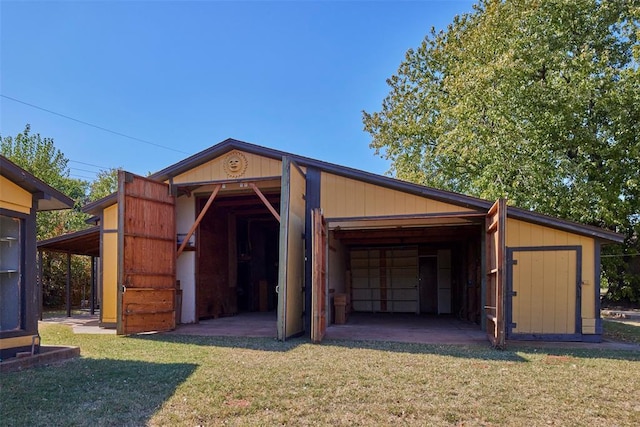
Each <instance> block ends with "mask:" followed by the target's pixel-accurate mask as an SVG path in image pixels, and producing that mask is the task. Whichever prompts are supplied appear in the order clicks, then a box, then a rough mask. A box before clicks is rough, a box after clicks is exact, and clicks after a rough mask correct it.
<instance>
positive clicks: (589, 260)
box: [507, 218, 597, 334]
mask: <svg viewBox="0 0 640 427" xmlns="http://www.w3.org/2000/svg"><path fill="white" fill-rule="evenodd" d="M507 246H508V247H543V246H580V247H582V260H581V261H582V269H581V276H582V282H583V284H582V293H581V307H580V308H581V313H582V323H583V328H582V333H584V334H594V333H595V318H596V313H595V307H596V304H595V289H594V286H596V283H597V281H596V277H595V271H596V269H595V253H594V250H595V243H594V240H593V239H592V238H590V237H586V236H580V235H577V234H572V233H569V232H566V231H561V230H556V229H552V228H548V227H544V226H541V225H537V224H531V223H528V222H524V221H519V220H516V219H511V218H510V219H508V220H507ZM527 257H530V258H527ZM516 259H518V263H519V264H518V268H514V270H513V271H514V274H516V273H517V274H518V277H514V281H516V280H519V281H520V282H519V283H521V286H522V287H523V290H521V291H522V292H524V293H523V294H521V293H520V292H521V291H518V297H515V298H513V299H512V301H513V314H514V319H515V318H516V317H517V315H518V313H524V312H526V311H529V312H531V313H532V316H534V317H535V318H531V319H530V320H528V321H526V322H528V323H520V324H518V329H517V331H519V332H521V331H523V330H524V329H525V328H532V329H535V330H539V329H542V330H545V331H547V330H548V331H549V332H545V333H565V332H564V331H565V330H567V329H571V328H569V327H566V326H562V321H561V320H560V318H559V317H558V316H560V315H559V314H558V313H559V310H562V311H564V312H566V313H567V316H571V315H572V314H571V313H575V309H576V308H575V287H573V289H569V288H563V287H562V286H560V285H559V284H560V283H574V282H575V280H576V279H575V265H576V262H577V261H576V260H575V255H574V254H573V253H572V252H571V251H549V252H546V251H545V252H531V253H527V254H526V255H524V253H523V252H517V257H516ZM520 259H523V261H522V263H520ZM528 289H531V290H533V289H536V290H537V291H536V292H533V291H531V292H533V293H532V294H531V295H527V292H530V291H529V290H528ZM571 293H573V295H574V297H573V298H572V297H571ZM525 301H529V302H527V303H525ZM522 304H530V305H527V306H522ZM545 307H546V308H545ZM563 307H564V308H563ZM545 310H546V311H545ZM552 313H555V314H553V315H552ZM547 317H548V318H547ZM545 318H547V319H546V320H545ZM568 321H570V322H571V324H573V323H575V320H573V318H570V319H569V320H568ZM521 322H522V321H521ZM552 322H553V324H554V326H553V327H552V326H551V323H552ZM514 332H516V330H514ZM573 332H574V331H573V330H571V333H573Z"/></svg>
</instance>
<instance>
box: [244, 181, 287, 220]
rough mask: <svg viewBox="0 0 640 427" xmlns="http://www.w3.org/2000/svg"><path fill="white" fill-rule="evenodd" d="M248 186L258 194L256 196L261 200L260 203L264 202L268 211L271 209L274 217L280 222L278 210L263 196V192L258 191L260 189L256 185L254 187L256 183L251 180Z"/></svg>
mask: <svg viewBox="0 0 640 427" xmlns="http://www.w3.org/2000/svg"><path fill="white" fill-rule="evenodd" d="M249 187H251V189H252V190H253V191H254V192H255V193H256V194H257V195H258V197H260V200H262V203H264V205H265V206H266V207H267V209H269V211H271V213H272V214H273V216H275V217H276V219H277V220H278V222H280V214H278V211H276V210H275V208H274V207H273V205H272V204H271V203H270V202H269V200H267V198H266V197H265V196H264V194H262V191H260V189H259V188H258V187H256V185H255V184H254V183H253V182H250V183H249Z"/></svg>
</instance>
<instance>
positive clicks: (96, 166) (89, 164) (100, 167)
mask: <svg viewBox="0 0 640 427" xmlns="http://www.w3.org/2000/svg"><path fill="white" fill-rule="evenodd" d="M69 161H70V162H72V163H79V164H81V165H86V166H93V167H94V168H99V169H113V168H108V167H106V166H98V165H94V164H91V163H85V162H79V161H77V160H69Z"/></svg>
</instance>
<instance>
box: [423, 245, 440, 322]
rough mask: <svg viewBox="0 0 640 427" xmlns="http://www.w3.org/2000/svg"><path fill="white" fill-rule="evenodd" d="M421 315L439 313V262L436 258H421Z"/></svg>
mask: <svg viewBox="0 0 640 427" xmlns="http://www.w3.org/2000/svg"><path fill="white" fill-rule="evenodd" d="M419 280H420V313H429V314H436V313H437V312H438V261H437V258H436V257H435V256H424V257H421V258H420V279H419Z"/></svg>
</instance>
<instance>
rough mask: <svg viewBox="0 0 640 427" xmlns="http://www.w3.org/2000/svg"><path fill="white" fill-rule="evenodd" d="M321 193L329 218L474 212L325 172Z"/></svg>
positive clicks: (324, 209) (323, 207) (322, 202)
mask: <svg viewBox="0 0 640 427" xmlns="http://www.w3.org/2000/svg"><path fill="white" fill-rule="evenodd" d="M320 192H321V206H322V209H323V211H324V215H325V216H326V217H328V218H340V217H367V216H390V215H414V214H425V213H447V212H463V211H471V209H467V208H463V207H461V206H457V205H453V204H449V203H443V202H439V201H436V200H432V199H428V198H426V197H420V196H415V195H413V194H408V193H404V192H402V191H398V190H392V189H389V188H385V187H380V186H377V185H373V184H368V183H365V182H362V181H358V180H355V179H351V178H346V177H342V176H338V175H333V174H330V173H326V172H322V177H321V190H320Z"/></svg>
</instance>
